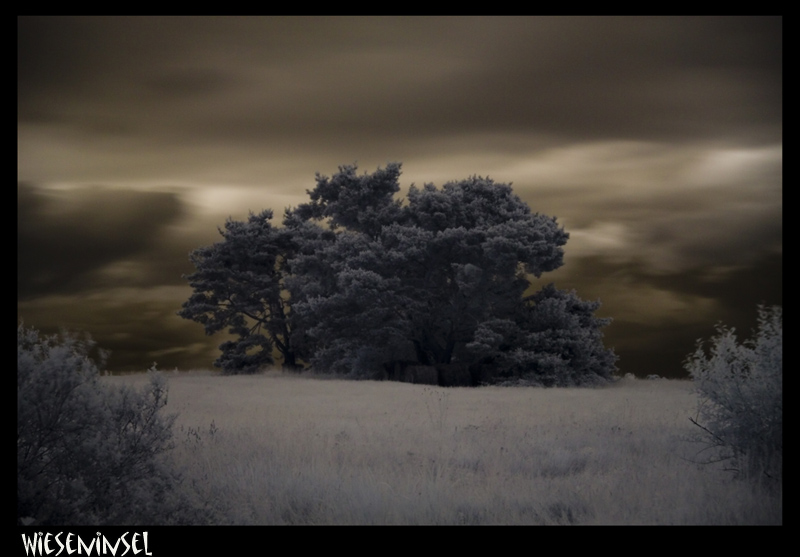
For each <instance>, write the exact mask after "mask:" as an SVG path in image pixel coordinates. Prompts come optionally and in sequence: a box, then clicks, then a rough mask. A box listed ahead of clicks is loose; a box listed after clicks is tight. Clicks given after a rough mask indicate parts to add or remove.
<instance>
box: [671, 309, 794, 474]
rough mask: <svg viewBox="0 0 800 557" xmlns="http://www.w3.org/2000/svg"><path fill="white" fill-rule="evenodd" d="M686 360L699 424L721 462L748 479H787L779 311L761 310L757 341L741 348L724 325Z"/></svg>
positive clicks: (699, 345)
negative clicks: (696, 399) (708, 345)
mask: <svg viewBox="0 0 800 557" xmlns="http://www.w3.org/2000/svg"><path fill="white" fill-rule="evenodd" d="M717 331H718V334H717V336H715V337H713V338H712V339H711V350H710V354H709V355H706V352H705V351H704V349H703V344H702V342H698V346H697V349H696V350H695V352H694V353H692V354H691V355H690V356H689V357H688V358H687V360H686V364H685V367H686V369H687V370H688V371H689V373H690V374H691V376H692V379H694V381H695V384H696V386H697V390H698V393H699V395H700V403H699V408H698V417H697V420H695V423H696V424H697V425H698V426H699V427H700V428H702V430H703V435H702V438H703V440H704V441H705V442H706V443H708V445H709V446H710V447H712V448H716V449H718V453H717V455H716V456H717V457H718V458H719V459H720V460H724V461H728V462H730V463H731V465H732V469H734V470H736V471H737V472H739V473H740V474H742V475H744V476H748V477H758V476H761V475H762V474H763V475H764V476H765V477H769V478H773V479H778V480H780V479H781V477H782V469H783V467H782V457H783V320H782V309H781V307H780V306H774V307H772V308H765V307H761V306H760V307H759V309H758V330H757V331H756V335H755V337H754V338H752V339H749V340H747V341H745V342H744V343H742V344H739V343H738V342H737V340H736V335H735V330H734V329H733V328H726V327H724V326H722V325H719V326H718V327H717Z"/></svg>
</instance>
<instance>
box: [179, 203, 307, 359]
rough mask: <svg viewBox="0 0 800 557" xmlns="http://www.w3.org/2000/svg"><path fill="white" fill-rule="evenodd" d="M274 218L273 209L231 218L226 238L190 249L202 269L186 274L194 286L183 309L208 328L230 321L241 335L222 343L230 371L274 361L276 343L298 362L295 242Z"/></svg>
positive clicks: (214, 329) (183, 313)
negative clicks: (291, 284) (290, 294)
mask: <svg viewBox="0 0 800 557" xmlns="http://www.w3.org/2000/svg"><path fill="white" fill-rule="evenodd" d="M271 219H272V211H271V210H265V211H263V212H261V213H259V214H257V215H254V214H252V213H251V214H250V217H249V218H248V220H247V221H245V222H242V221H236V220H233V219H228V220H227V222H226V223H225V229H224V230H222V229H220V231H219V232H220V234H221V235H222V238H223V240H222V241H221V242H217V243H215V244H213V245H210V246H205V247H201V248H198V249H196V250H195V251H194V252H192V253H191V254H190V259H191V261H192V263H194V265H195V267H196V268H197V270H196V271H195V272H194V273H192V274H191V275H188V276H187V277H186V278H187V279H188V281H189V284H190V285H191V286H192V288H193V289H194V292H193V294H192V295H191V297H190V298H189V299H188V300H187V301H186V302H184V304H183V309H181V311H179V312H178V315H180V316H181V317H183V318H185V319H192V320H194V321H197V322H198V323H201V324H202V325H203V326H204V327H205V330H206V334H209V335H211V334H214V333H216V332H219V331H221V330H223V329H224V328H226V327H227V328H228V332H229V333H230V334H233V335H237V336H238V339H237V340H228V341H225V342H223V343H222V344H221V345H220V349H221V350H222V355H221V356H220V357H219V359H218V360H217V361H215V362H214V365H216V366H217V367H221V368H222V370H223V371H224V372H225V373H229V374H233V373H254V372H256V371H258V370H259V369H260V368H261V367H262V366H264V365H267V364H271V363H273V349H277V350H278V351H279V352H280V353H281V355H282V356H283V360H284V365H286V366H288V367H296V365H297V364H296V357H297V352H296V350H295V347H294V346H293V334H292V332H293V331H292V324H291V315H290V309H291V308H290V306H289V304H288V300H287V297H286V289H285V286H284V279H285V277H286V275H287V274H288V272H289V256H290V255H291V254H292V253H293V251H294V249H295V245H294V243H293V241H292V237H291V235H290V234H288V233H287V231H286V230H284V229H279V228H275V227H273V226H272V224H271Z"/></svg>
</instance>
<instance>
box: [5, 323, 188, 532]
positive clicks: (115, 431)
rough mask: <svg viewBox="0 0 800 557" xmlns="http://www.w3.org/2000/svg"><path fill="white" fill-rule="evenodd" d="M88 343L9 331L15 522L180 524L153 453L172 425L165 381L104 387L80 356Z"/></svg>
mask: <svg viewBox="0 0 800 557" xmlns="http://www.w3.org/2000/svg"><path fill="white" fill-rule="evenodd" d="M93 346H94V343H92V342H91V341H90V340H80V339H78V338H77V337H75V336H71V335H67V334H64V335H61V337H55V336H53V337H40V336H39V333H38V332H37V331H36V330H34V329H25V328H23V327H22V325H19V326H18V328H17V519H18V521H20V522H24V523H34V524H62V525H81V524H91V525H101V524H147V523H159V524H164V523H171V522H182V521H188V520H189V519H188V517H187V514H186V513H191V512H192V511H191V508H190V506H188V505H186V502H185V501H183V500H181V499H182V496H180V495H179V494H178V492H177V491H176V490H175V487H176V486H177V484H178V483H179V480H180V478H179V476H178V475H177V474H175V473H174V472H173V471H172V469H171V467H170V466H168V464H167V462H166V461H165V460H163V458H162V456H163V455H162V453H164V452H166V451H167V450H169V449H170V448H171V446H172V424H173V421H174V416H165V415H164V414H163V412H162V411H161V410H162V408H163V407H164V406H165V405H166V402H167V388H166V382H165V379H164V378H163V377H162V376H160V375H156V374H154V375H153V376H152V378H151V382H150V385H149V386H148V387H146V388H144V389H143V390H141V391H138V390H135V389H132V388H129V387H123V388H117V389H114V388H111V387H108V386H105V385H103V384H101V382H100V381H99V378H98V370H97V367H96V366H95V364H94V363H93V362H92V360H91V359H90V358H89V353H90V351H91V350H92V348H93ZM101 357H102V354H101ZM197 519H198V516H194V517H193V520H197Z"/></svg>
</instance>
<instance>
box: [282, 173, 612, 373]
mask: <svg viewBox="0 0 800 557" xmlns="http://www.w3.org/2000/svg"><path fill="white" fill-rule="evenodd" d="M399 176H400V165H399V164H390V165H388V166H387V167H386V168H385V169H378V170H377V171H376V172H374V173H372V174H364V175H360V176H359V175H358V174H357V172H356V167H355V166H346V167H341V168H340V170H339V173H338V174H336V175H335V176H333V177H332V178H327V177H323V176H319V175H318V176H317V186H316V188H315V189H314V190H312V191H309V195H310V198H311V202H310V203H308V204H305V205H301V206H299V207H297V209H295V210H294V211H289V212H287V219H286V221H285V222H286V224H287V228H289V229H294V230H301V229H302V227H305V229H306V230H308V229H309V227H313V226H316V227H318V228H319V230H323V229H325V230H328V231H329V232H334V234H332V235H329V236H328V237H327V239H326V240H325V241H324V242H319V243H318V244H317V246H316V249H314V250H306V251H305V253H304V254H301V255H298V256H297V257H296V258H295V259H294V260H293V279H292V280H291V281H289V285H290V289H291V291H292V299H293V300H294V312H295V314H296V315H297V318H298V320H299V322H300V323H303V324H304V325H303V327H304V330H305V332H306V333H307V334H308V335H309V336H310V337H311V338H312V339H313V341H314V345H313V346H314V347H313V358H312V361H313V363H314V365H315V366H316V367H317V368H321V369H324V370H332V371H339V372H345V373H349V374H352V375H355V376H370V375H373V374H375V373H376V372H377V371H378V370H381V369H382V368H383V367H385V365H386V364H387V363H391V362H393V361H399V360H406V361H413V362H415V363H418V364H420V365H428V366H435V365H442V364H451V363H454V362H458V363H461V364H463V365H465V366H468V365H478V364H480V365H482V366H484V367H485V368H487V369H488V372H489V375H508V374H511V375H514V376H517V377H521V376H523V375H526V376H527V375H529V374H522V373H519V372H517V371H510V370H509V366H510V365H511V364H512V363H514V362H516V361H517V360H513V361H512V359H509V357H508V355H507V354H505V352H508V351H509V346H508V345H507V342H508V341H510V340H512V339H518V340H519V341H520V342H522V344H521V345H520V346H514V347H511V350H512V352H513V351H514V350H516V349H521V350H523V351H527V352H528V353H529V356H530V355H532V354H533V353H537V354H539V353H540V352H541V353H546V354H548V358H549V360H548V361H549V362H550V363H549V364H546V363H545V362H544V360H543V359H542V358H541V357H539V358H538V360H536V362H533V360H531V358H532V356H531V357H529V358H528V359H529V360H531V366H532V367H535V368H536V369H539V370H541V372H540V373H538V374H537V375H539V376H540V377H550V376H552V375H554V374H556V375H560V376H567V377H571V376H581V377H583V376H585V375H586V373H587V371H586V369H585V368H588V369H589V371H588V373H589V374H591V373H594V374H596V375H598V376H601V377H606V376H608V375H610V372H611V370H613V369H614V361H615V359H616V358H615V357H614V356H613V353H612V352H610V351H606V350H605V348H604V347H603V346H602V340H600V338H601V336H600V335H599V332H598V329H599V327H602V326H603V325H605V324H606V321H603V320H594V321H591V320H589V321H587V320H586V319H579V318H578V317H577V314H579V313H584V314H585V313H587V312H588V314H591V312H592V311H594V309H596V307H597V306H598V305H599V304H597V303H595V304H590V303H585V302H584V303H582V304H583V305H581V303H579V302H580V300H579V299H578V298H577V297H576V296H575V295H574V294H570V293H568V294H563V295H562V294H558V291H555V290H554V289H552V290H548V291H547V292H545V293H544V294H542V295H540V296H539V298H536V297H534V298H530V299H528V300H527V301H525V300H524V299H523V297H524V294H525V291H526V290H527V289H528V288H529V286H530V284H531V283H530V280H529V277H530V276H535V277H537V278H538V277H539V276H541V274H542V273H544V272H547V271H552V270H554V269H556V268H558V267H560V266H561V265H562V264H563V248H562V246H563V245H564V244H565V243H566V241H567V239H568V234H567V233H566V232H565V231H564V230H563V229H562V228H561V227H559V226H558V224H557V223H556V219H555V218H552V217H548V216H545V215H540V214H538V213H533V212H531V210H530V208H529V207H528V206H527V204H525V203H524V202H523V201H522V200H521V199H520V198H519V197H518V196H516V195H514V193H513V191H512V188H511V186H510V185H508V184H499V183H495V182H493V181H492V180H490V179H488V178H482V177H478V176H474V177H471V178H469V179H466V180H462V181H458V182H451V183H448V184H445V185H444V186H443V187H442V188H441V189H437V188H436V187H435V186H433V185H431V184H426V185H425V186H424V187H423V188H421V189H418V188H416V187H414V186H413V185H412V186H411V188H410V191H409V193H408V197H407V199H406V203H401V202H400V201H399V200H396V199H395V198H394V195H395V194H396V193H397V192H398V191H399V183H398V179H399ZM306 234H308V233H307V232H306ZM315 237H316V238H320V237H321V235H320V233H318V234H317V235H316V236H315ZM553 300H561V301H560V302H559V303H555V304H554V303H553ZM562 302H563V303H562ZM536 307H541V309H540V310H539V311H538V312H537V311H536V310H535V309H533V308H536ZM522 308H528V309H527V310H524V309H522ZM576 308H577V309H576ZM545 309H547V311H549V312H551V313H552V312H553V311H561V312H562V313H563V315H562V316H561V317H562V319H561V321H562V323H561V328H560V329H557V331H558V332H556V333H554V335H555V336H557V337H559V338H558V339H551V340H546V339H545V337H546V335H544V336H543V334H542V331H540V330H538V329H537V326H538V325H537V323H540V322H541V320H542V318H541V315H542V314H543V313H544V311H545ZM528 314H530V315H528ZM501 323H506V324H507V325H508V326H512V325H513V327H512V328H513V330H514V332H513V334H511V331H507V333H508V334H506V335H501V336H500V337H498V336H497V333H494V335H495V336H494V337H492V338H494V339H495V340H497V342H495V343H489V344H487V343H486V342H484V341H485V340H486V335H487V334H488V332H490V331H494V329H495V328H496V327H498V326H500V325H499V324H501ZM508 326H507V327H506V328H508ZM501 328H502V327H501ZM490 336H491V335H490ZM551 336H553V335H551ZM570 336H571V337H573V340H572V341H568V340H567V337H570ZM537 339H538V340H537ZM559 342H561V344H562V345H563V346H562V347H561V348H555V347H554V346H555V344H558V343H559ZM581 343H583V344H585V345H586V346H585V347H584V349H583V350H578V349H576V347H577V346H579V345H581ZM544 345H546V346H547V347H548V348H547V350H546V351H542V350H540V348H541V347H542V346H544ZM567 345H570V347H567ZM492 351H494V353H492ZM588 353H594V354H596V355H599V356H596V357H593V358H589V357H584V355H585V354H588ZM520 354H521V353H519V354H518V355H520ZM603 354H605V356H603ZM556 360H558V361H556ZM559 362H560V363H559ZM512 367H513V366H512ZM578 367H580V368H581V371H580V372H578V371H575V370H574V369H573V368H575V369H577V368H578ZM545 369H546V370H548V371H545ZM570 374H571V375H570ZM542 382H543V383H546V384H559V383H560V382H559V381H550V380H549V379H547V380H545V381H542Z"/></svg>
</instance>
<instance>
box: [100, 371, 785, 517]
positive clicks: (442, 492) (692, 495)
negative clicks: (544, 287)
mask: <svg viewBox="0 0 800 557" xmlns="http://www.w3.org/2000/svg"><path fill="white" fill-rule="evenodd" d="M168 376H169V379H170V390H169V402H168V406H167V409H168V410H169V411H171V412H177V413H178V414H179V417H178V419H177V421H176V424H175V440H176V448H175V450H174V451H173V454H172V458H174V459H175V461H176V463H177V464H178V465H179V466H180V467H181V468H182V469H183V470H184V474H185V477H186V481H185V487H186V489H187V490H188V489H194V490H196V492H197V497H199V499H200V500H201V501H202V502H204V503H205V504H207V505H209V506H210V507H211V508H213V510H214V512H215V515H216V517H217V520H216V522H217V523H219V524H242V525H247V524H262V525H263V524H268V525H271V524H359V525H360V524H426V525H427V524H431V525H433V524H535V525H538V524H541V525H547V524H781V523H782V504H783V503H782V494H781V493H780V492H779V491H777V492H768V491H766V490H764V489H763V488H761V487H758V486H755V485H752V484H748V483H745V482H742V481H737V480H735V479H733V478H732V477H731V474H730V473H729V472H725V471H723V470H721V468H720V466H719V465H717V466H716V467H715V466H711V465H706V466H701V465H698V464H696V463H695V462H694V461H695V460H697V458H698V457H697V453H698V451H699V450H700V449H701V448H702V446H699V445H697V444H694V443H691V442H689V441H687V438H688V437H690V436H691V435H692V434H694V433H695V431H694V430H695V429H697V428H696V427H695V426H693V425H692V424H691V423H690V421H689V417H690V416H694V413H695V407H696V395H695V394H694V392H693V389H692V384H691V382H689V381H669V380H663V379H662V380H651V381H646V380H632V379H623V380H620V381H618V382H617V383H615V384H613V385H611V386H608V387H603V388H597V389H590V388H571V389H541V388H529V387H523V388H519V387H518V388H502V387H483V388H475V389H473V388H450V389H443V388H438V387H430V386H422V385H411V384H405V383H392V382H374V381H344V380H335V379H319V378H311V377H303V376H292V375H281V374H266V375H258V376H227V377H223V376H219V375H215V374H212V373H209V372H190V373H171V374H168ZM104 380H106V381H109V382H128V383H138V382H141V383H144V382H145V381H146V380H147V378H146V376H145V375H129V376H120V377H106V378H104Z"/></svg>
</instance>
